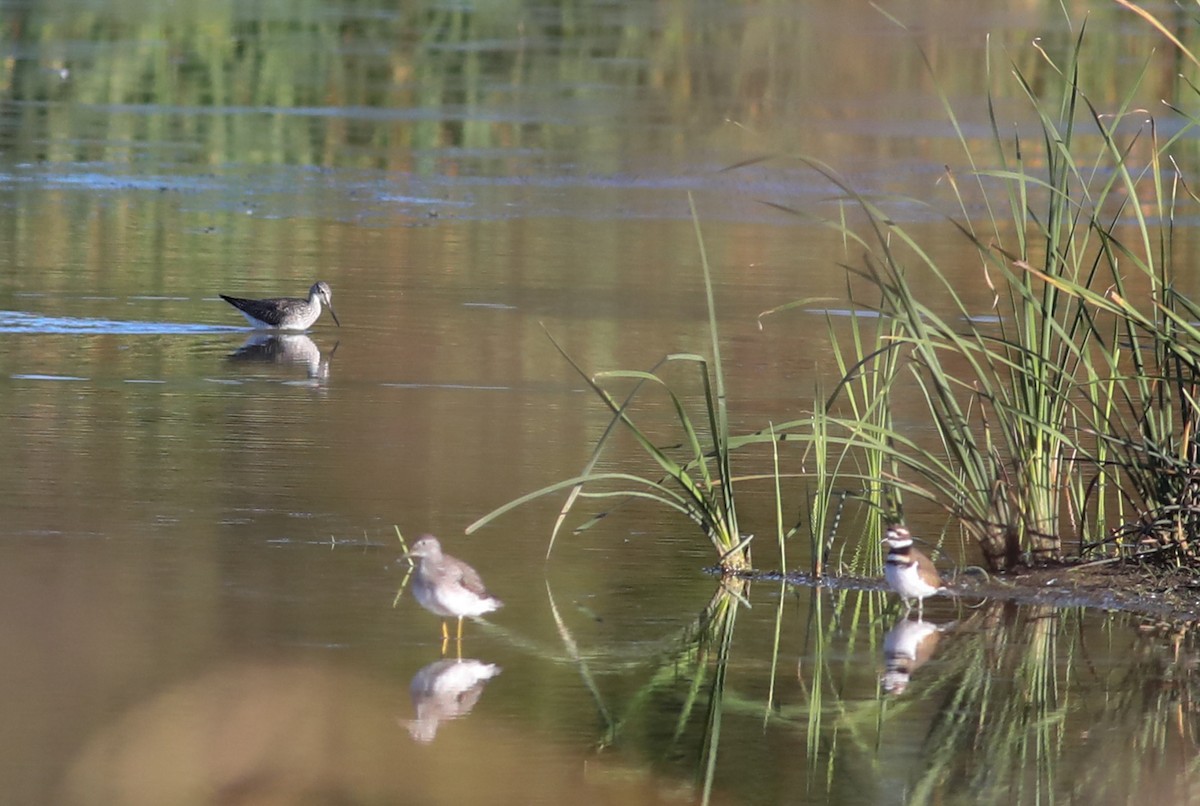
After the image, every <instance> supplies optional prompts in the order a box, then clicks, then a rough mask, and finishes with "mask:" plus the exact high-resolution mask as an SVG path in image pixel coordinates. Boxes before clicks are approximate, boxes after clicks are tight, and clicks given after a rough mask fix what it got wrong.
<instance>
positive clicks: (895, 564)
mask: <svg viewBox="0 0 1200 806" xmlns="http://www.w3.org/2000/svg"><path fill="white" fill-rule="evenodd" d="M881 542H883V543H887V544H888V554H887V559H886V560H885V561H884V566H883V576H884V579H886V580H887V584H888V587H890V588H891V589H892V590H894V591H895V592H896V593H898V594H900V598H901V599H903V600H904V605H905V607H907V608H908V609H909V610H912V605H911V604H910V603H909V600H910V599H916V600H917V618H920V617H921V613H922V611H923V610H924V607H925V597H926V596H932V595H933V594H935V593H938V592H940V591H944V590H945V589H946V586H945V585H944V584H943V583H942V577H941V575H940V574H938V570H937V568H936V567H935V566H934V564H933V560H931V559H929V558H928V557H926V556H925V555H924V554H923V553H922V552H921V551H920V550H919V549H915V548H913V539H912V535H911V534H909V531H908V529H906V528H905V527H903V526H901V525H899V524H897V525H895V526H889V527H888V530H887V536H886V537H884V538H883V540H882V541H881Z"/></svg>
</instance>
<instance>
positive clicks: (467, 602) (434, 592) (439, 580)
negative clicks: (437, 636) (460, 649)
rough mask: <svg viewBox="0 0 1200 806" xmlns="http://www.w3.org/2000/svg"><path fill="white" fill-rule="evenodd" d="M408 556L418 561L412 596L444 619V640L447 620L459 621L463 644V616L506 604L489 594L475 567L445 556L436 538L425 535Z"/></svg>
mask: <svg viewBox="0 0 1200 806" xmlns="http://www.w3.org/2000/svg"><path fill="white" fill-rule="evenodd" d="M408 556H409V557H415V558H417V567H416V574H415V575H414V576H413V596H415V597H417V602H418V603H420V605H421V607H424V608H425V609H426V610H428V611H429V612H430V613H433V614H434V615H435V616H441V617H442V640H443V641H446V640H448V639H449V638H450V633H449V631H448V629H447V627H446V621H445V619H448V618H457V619H458V640H459V641H462V620H463V616H482V615H483V614H484V613H490V612H492V611H493V610H495V609H497V608H498V607H500V606H501V605H502V604H503V602H501V601H500V600H499V599H497V598H496V597H495V596H492V595H491V594H490V593H488V592H487V589H486V588H484V587H483V580H482V579H480V578H479V574H478V573H477V572H476V571H475V569H474V568H472V567H471V566H469V565H467V564H466V563H465V562H463V561H462V560H459V559H456V558H454V557H451V556H450V555H449V554H443V553H442V544H441V543H439V542H438V539H437V538H436V537H434V536H433V535H422V536H421V537H420V538H419V539H418V540H417V542H416V543H413V546H412V548H411V549H409V551H408ZM444 649H445V644H443V650H444Z"/></svg>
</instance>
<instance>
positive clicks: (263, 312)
mask: <svg viewBox="0 0 1200 806" xmlns="http://www.w3.org/2000/svg"><path fill="white" fill-rule="evenodd" d="M220 297H221V299H223V300H225V301H226V302H228V303H229V304H230V305H232V306H233V307H235V308H237V309H238V310H239V311H241V312H242V316H244V317H246V319H247V320H248V321H249V322H250V324H252V325H254V326H255V327H256V328H260V329H263V330H271V329H274V330H308V329H309V328H310V327H312V324H313V322H315V321H317V318H318V317H320V315H321V303H322V302H323V303H325V305H326V306H327V307H328V308H329V313H330V315H331V316H333V321H334V322H335V323H336V324H337V326H338V327H341V326H342V323H341V322H339V321H338V318H337V313H336V312H335V311H334V310H333V292H332V291H330V290H329V283H327V282H325V281H324V280H320V281H318V282H316V283H313V287H312V288H310V289H308V299H300V298H299V297H272V298H271V299H242V298H241V297H229V296H226V295H225V294H221V295H220Z"/></svg>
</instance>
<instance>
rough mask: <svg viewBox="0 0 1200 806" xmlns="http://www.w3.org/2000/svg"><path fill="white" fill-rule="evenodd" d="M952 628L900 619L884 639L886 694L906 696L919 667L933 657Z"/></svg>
mask: <svg viewBox="0 0 1200 806" xmlns="http://www.w3.org/2000/svg"><path fill="white" fill-rule="evenodd" d="M953 626H954V622H951V623H949V624H941V625H938V624H933V623H931V622H928V621H921V620H920V619H918V620H916V621H912V620H911V619H908V618H901V619H900V620H899V621H897V622H896V624H895V626H894V627H892V628H891V629H890V630H888V632H887V635H885V636H884V637H883V667H884V672H883V678H882V681H881V682H882V684H883V690H884V691H886V692H887V693H888V694H903V693H904V690H905V689H906V688H908V681H909V679H910V678H911V677H912V673H913V672H915V671H916V670H917V669H918V668H919V667H920V666H922V665H924V663H925V662H926V661H927V660H929V659H930V658H932V657H933V653H934V650H935V649H937V644H938V641H939V640H940V639H941V637H942V633H943V632H945V631H946V630H948V629H950V628H952V627H953Z"/></svg>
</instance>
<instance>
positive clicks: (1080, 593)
mask: <svg viewBox="0 0 1200 806" xmlns="http://www.w3.org/2000/svg"><path fill="white" fill-rule="evenodd" d="M739 576H741V577H742V578H743V579H748V580H773V581H779V580H780V579H784V580H786V581H787V582H788V583H789V584H792V585H799V586H804V587H812V586H816V585H820V586H824V587H828V588H838V589H849V590H884V589H885V588H886V585H885V584H884V582H883V579H882V578H878V579H870V578H865V577H855V576H823V577H816V576H813V575H812V574H806V573H803V572H799V571H793V572H790V573H787V574H784V573H781V572H778V571H773V572H748V573H746V574H742V575H739ZM948 586H949V587H950V589H951V590H952V591H953V593H954V595H957V596H960V597H962V598H963V599H966V600H970V601H973V602H977V601H979V600H983V599H993V600H995V599H1001V600H1005V601H1011V602H1013V603H1015V604H1028V605H1052V606H1054V607H1087V608H1094V609H1097V610H1110V611H1123V612H1129V613H1140V614H1142V615H1146V616H1150V617H1153V618H1157V619H1162V620H1166V621H1180V622H1193V621H1200V575H1197V574H1196V573H1195V572H1192V571H1189V570H1186V569H1161V568H1153V567H1149V566H1140V565H1130V564H1122V563H1118V562H1116V561H1111V562H1109V561H1101V562H1094V561H1093V562H1086V563H1061V564H1057V565H1053V566H1042V567H1039V568H1025V569H1019V570H1017V571H1014V572H1011V573H1007V574H992V575H984V574H982V573H971V572H967V573H963V574H960V575H959V576H958V578H956V579H955V580H954V581H953V582H951V583H948Z"/></svg>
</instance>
